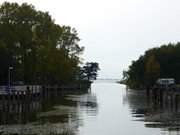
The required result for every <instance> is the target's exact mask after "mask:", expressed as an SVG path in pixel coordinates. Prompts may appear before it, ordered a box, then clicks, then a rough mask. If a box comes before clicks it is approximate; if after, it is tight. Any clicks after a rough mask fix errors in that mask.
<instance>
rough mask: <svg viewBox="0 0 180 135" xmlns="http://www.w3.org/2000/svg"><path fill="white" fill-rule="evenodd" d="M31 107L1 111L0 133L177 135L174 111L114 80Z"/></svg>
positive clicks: (179, 124) (178, 117) (177, 118)
mask: <svg viewBox="0 0 180 135" xmlns="http://www.w3.org/2000/svg"><path fill="white" fill-rule="evenodd" d="M31 107H32V109H31V110H28V111H25V112H23V113H16V112H15V111H12V112H8V113H7V112H3V111H1V112H0V113H1V115H0V118H1V119H0V124H1V125H0V134H15V133H16V134H19V135H21V134H27V135H29V134H33V135H35V134H41V135H58V134H61V133H62V132H66V131H68V132H70V133H71V134H74V135H132V134H133V135H179V134H180V131H179V128H180V113H179V112H178V110H176V111H174V109H173V108H169V107H166V108H160V107H158V106H157V105H154V104H153V102H152V101H149V100H147V98H146V96H145V93H144V92H141V93H139V92H137V91H132V90H126V88H125V86H123V85H120V84H117V83H115V82H105V81H104V82H95V83H93V84H92V87H91V92H89V93H85V94H79V95H77V94H76V95H68V96H65V97H61V98H58V99H54V100H53V101H51V102H44V103H39V102H38V103H32V104H31ZM12 110H13V109H12Z"/></svg>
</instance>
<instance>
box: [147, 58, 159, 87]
mask: <svg viewBox="0 0 180 135" xmlns="http://www.w3.org/2000/svg"><path fill="white" fill-rule="evenodd" d="M159 75H160V64H159V62H158V61H157V60H156V57H155V56H154V55H151V56H149V57H148V59H147V61H146V63H145V76H146V84H147V85H148V86H152V85H153V84H154V83H155V81H156V80H157V79H158V77H159Z"/></svg>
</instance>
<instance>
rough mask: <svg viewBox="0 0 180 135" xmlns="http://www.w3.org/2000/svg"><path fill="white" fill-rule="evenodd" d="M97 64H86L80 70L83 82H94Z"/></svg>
mask: <svg viewBox="0 0 180 135" xmlns="http://www.w3.org/2000/svg"><path fill="white" fill-rule="evenodd" d="M98 70H100V69H99V64H98V63H97V62H87V63H86V64H85V65H84V66H83V67H82V69H81V72H80V73H81V74H80V76H81V78H82V79H85V80H96V77H97V72H98Z"/></svg>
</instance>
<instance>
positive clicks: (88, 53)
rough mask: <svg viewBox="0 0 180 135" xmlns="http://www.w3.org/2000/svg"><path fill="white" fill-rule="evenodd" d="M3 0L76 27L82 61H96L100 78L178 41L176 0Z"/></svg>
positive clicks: (118, 74) (179, 9)
mask: <svg viewBox="0 0 180 135" xmlns="http://www.w3.org/2000/svg"><path fill="white" fill-rule="evenodd" d="M7 1H9V2H19V3H22V2H27V3H31V4H33V5H34V6H35V7H36V9H38V10H42V11H49V13H50V15H51V16H52V17H53V18H54V19H55V22H56V23H58V24H60V25H70V26H72V27H74V28H76V29H77V31H78V33H79V37H80V38H81V42H80V45H81V46H85V52H84V55H83V57H84V62H86V61H96V62H98V63H99V64H100V68H101V71H100V73H99V77H101V78H121V77H122V71H123V69H127V68H128V66H129V65H130V64H131V61H132V60H136V59H137V58H138V57H139V56H140V55H142V54H143V53H144V51H145V50H147V49H149V48H152V47H157V46H160V45H162V44H167V43H169V42H178V41H180V7H179V6H180V1H179V0H7ZM0 2H1V3H2V2H4V1H3V0H0Z"/></svg>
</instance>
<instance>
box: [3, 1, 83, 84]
mask: <svg viewBox="0 0 180 135" xmlns="http://www.w3.org/2000/svg"><path fill="white" fill-rule="evenodd" d="M79 40H80V39H79V37H78V34H77V31H76V30H75V29H74V28H71V27H70V26H60V25H58V24H55V23H54V20H53V19H52V18H51V16H50V15H49V13H48V12H41V11H37V10H36V9H35V7H34V6H33V5H29V4H26V3H23V4H21V5H18V4H17V3H9V2H5V3H3V4H2V5H1V6H0V52H3V53H1V55H0V62H1V63H3V62H4V68H0V69H1V71H2V73H6V72H7V71H6V70H7V68H6V67H9V66H10V65H12V66H13V67H14V68H13V69H14V70H13V71H14V72H13V76H14V81H19V80H21V81H24V82H25V83H58V84H61V83H66V82H68V81H72V80H73V78H75V76H76V75H75V74H74V73H75V72H76V70H78V67H79V64H80V63H81V58H80V55H81V54H82V52H83V49H84V48H83V47H80V46H79V45H78V42H79ZM5 76H7V75H5V74H0V78H4V77H5ZM0 82H2V80H0Z"/></svg>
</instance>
